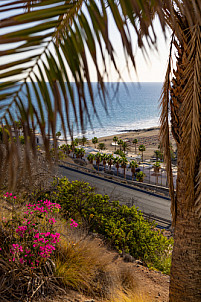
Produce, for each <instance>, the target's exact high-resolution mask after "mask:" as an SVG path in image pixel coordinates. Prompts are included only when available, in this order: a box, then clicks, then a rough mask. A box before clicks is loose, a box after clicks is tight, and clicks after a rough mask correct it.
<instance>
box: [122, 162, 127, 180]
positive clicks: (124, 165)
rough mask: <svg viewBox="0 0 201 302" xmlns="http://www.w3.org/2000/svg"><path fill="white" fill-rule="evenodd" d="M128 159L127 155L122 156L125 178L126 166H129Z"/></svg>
mask: <svg viewBox="0 0 201 302" xmlns="http://www.w3.org/2000/svg"><path fill="white" fill-rule="evenodd" d="M127 163H128V160H127V158H125V157H122V158H121V167H122V168H123V169H124V178H125V179H126V167H127Z"/></svg>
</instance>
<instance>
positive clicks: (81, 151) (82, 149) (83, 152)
mask: <svg viewBox="0 0 201 302" xmlns="http://www.w3.org/2000/svg"><path fill="white" fill-rule="evenodd" d="M84 155H85V150H84V148H80V149H79V156H80V158H81V159H82V158H83V156H84Z"/></svg>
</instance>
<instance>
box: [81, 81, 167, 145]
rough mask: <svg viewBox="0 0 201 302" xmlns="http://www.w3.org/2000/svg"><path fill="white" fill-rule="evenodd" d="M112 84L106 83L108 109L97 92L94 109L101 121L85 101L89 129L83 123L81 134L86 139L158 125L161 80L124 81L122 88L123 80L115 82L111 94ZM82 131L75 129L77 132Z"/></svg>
mask: <svg viewBox="0 0 201 302" xmlns="http://www.w3.org/2000/svg"><path fill="white" fill-rule="evenodd" d="M94 85H95V84H94ZM115 85H116V83H112V84H111V83H107V84H106V86H107V89H108V92H109V97H108V101H107V104H108V113H106V112H105V110H104V109H103V106H102V105H101V102H100V100H99V97H98V96H97V100H96V104H97V105H96V109H97V112H98V114H99V117H100V121H101V125H100V123H99V121H98V119H97V118H96V116H95V115H94V113H93V108H92V106H91V105H89V113H90V115H91V117H92V124H93V129H91V127H90V125H89V123H86V129H85V133H84V135H85V136H86V137H87V138H88V139H91V138H92V137H94V136H97V137H103V136H109V135H115V134H119V133H120V132H126V131H131V130H137V129H147V128H152V127H157V126H159V115H160V108H159V98H160V95H161V90H162V85H163V83H144V82H143V83H126V88H125V84H123V83H119V88H118V92H117V94H116V95H115V96H114V87H115ZM82 135H83V134H81V133H80V132H79V131H78V133H77V136H78V137H81V136H82Z"/></svg>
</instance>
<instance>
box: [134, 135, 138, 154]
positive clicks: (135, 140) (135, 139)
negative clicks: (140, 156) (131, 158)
mask: <svg viewBox="0 0 201 302" xmlns="http://www.w3.org/2000/svg"><path fill="white" fill-rule="evenodd" d="M137 143H138V140H137V138H134V140H133V144H134V145H135V154H136V147H137Z"/></svg>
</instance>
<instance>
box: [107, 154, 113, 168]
mask: <svg viewBox="0 0 201 302" xmlns="http://www.w3.org/2000/svg"><path fill="white" fill-rule="evenodd" d="M113 161H114V156H113V155H112V154H110V155H108V158H107V163H108V165H109V167H110V171H111V166H112V164H113Z"/></svg>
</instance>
